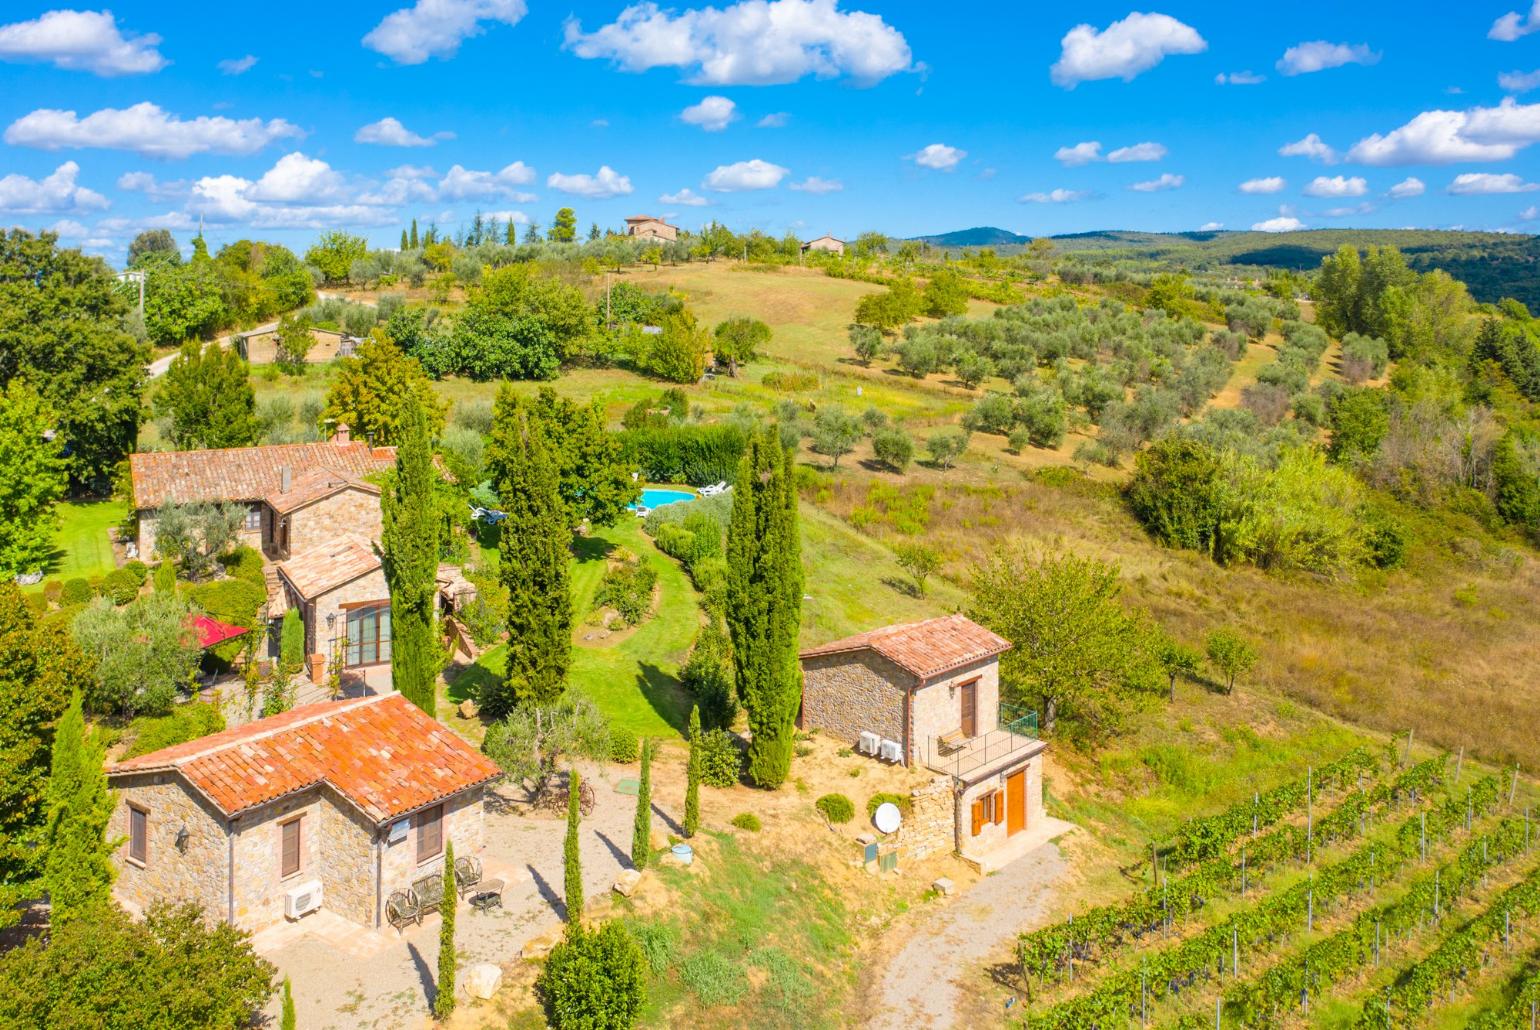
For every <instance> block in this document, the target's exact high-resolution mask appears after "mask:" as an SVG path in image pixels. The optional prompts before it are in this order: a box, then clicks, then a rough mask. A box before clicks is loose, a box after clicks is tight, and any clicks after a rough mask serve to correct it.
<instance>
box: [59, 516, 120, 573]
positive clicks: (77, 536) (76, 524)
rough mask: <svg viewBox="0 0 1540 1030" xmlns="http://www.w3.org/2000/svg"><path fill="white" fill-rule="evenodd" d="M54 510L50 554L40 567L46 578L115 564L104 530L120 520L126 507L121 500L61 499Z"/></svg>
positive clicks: (97, 570)
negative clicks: (56, 522)
mask: <svg viewBox="0 0 1540 1030" xmlns="http://www.w3.org/2000/svg"><path fill="white" fill-rule="evenodd" d="M54 510H55V511H56V512H57V513H58V515H59V530H58V532H57V533H56V534H55V535H54V553H53V557H52V558H51V559H49V562H48V564H47V565H46V566H44V569H43V571H44V572H45V573H47V576H46V578H47V579H71V578H74V577H76V576H85V577H91V576H99V575H101V574H102V573H104V572H111V571H112V569H113V568H114V566H115V565H116V564H117V563H116V561H115V560H114V559H113V556H112V541H111V540H109V539H108V538H107V530H108V529H109V528H110V527H112V526H115V525H117V524H118V523H119V522H122V521H123V517H124V516H125V515H127V514H128V506H127V505H126V504H124V503H123V502H122V501H81V502H72V501H64V502H61V503H60V504H59V505H58V507H57V508H55V509H54Z"/></svg>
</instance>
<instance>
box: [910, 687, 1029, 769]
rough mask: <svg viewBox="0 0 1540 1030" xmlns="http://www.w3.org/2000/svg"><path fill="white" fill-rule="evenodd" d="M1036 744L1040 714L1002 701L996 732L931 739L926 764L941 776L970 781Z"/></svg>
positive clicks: (989, 731)
mask: <svg viewBox="0 0 1540 1030" xmlns="http://www.w3.org/2000/svg"><path fill="white" fill-rule="evenodd" d="M1036 740H1037V712H1035V711H1032V710H1030V709H1026V708H1022V707H1021V706H1019V705H1013V704H1009V703H1007V702H1003V701H1002V702H1001V703H1000V709H999V713H998V717H997V718H996V720H995V728H994V729H992V730H988V731H986V732H984V733H980V734H978V735H976V736H973V737H968V738H966V739H964V740H960V741H948V738H946V737H937V736H932V737H930V738H928V740H927V743H926V762H925V764H926V765H928V766H930V768H932V769H935V770H936V771H938V772H944V773H950V774H951V775H952V777H953V778H955V779H966V778H967V777H968V775H969V774H971V773H974V772H977V771H978V770H980V769H984V768H987V767H989V766H992V765H995V764H997V763H999V762H1000V761H1001V760H1003V759H1005V758H1007V757H1009V756H1010V755H1011V754H1013V753H1015V752H1017V751H1020V750H1022V749H1024V748H1026V747H1029V746H1031V744H1032V743H1033V742H1034V741H1036ZM944 741H947V742H945V743H944Z"/></svg>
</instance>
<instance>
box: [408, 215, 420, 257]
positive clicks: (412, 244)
mask: <svg viewBox="0 0 1540 1030" xmlns="http://www.w3.org/2000/svg"><path fill="white" fill-rule="evenodd" d="M407 243H408V244H409V245H410V247H411V249H412V250H416V249H418V246H419V244H418V242H417V219H415V218H414V219H412V235H411V238H410V239H408V240H407Z"/></svg>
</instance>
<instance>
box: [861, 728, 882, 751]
mask: <svg viewBox="0 0 1540 1030" xmlns="http://www.w3.org/2000/svg"><path fill="white" fill-rule="evenodd" d="M881 743H882V738H881V737H879V736H877V734H875V733H870V732H867V731H865V730H863V731H862V732H861V742H860V743H859V744H857V745H856V750H858V751H860V752H861V753H862V754H863V755H875V754H876V753H877V748H878V747H879V746H880V745H881Z"/></svg>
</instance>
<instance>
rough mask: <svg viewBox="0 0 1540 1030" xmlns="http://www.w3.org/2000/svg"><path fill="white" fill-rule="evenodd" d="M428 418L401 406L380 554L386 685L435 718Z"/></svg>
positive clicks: (434, 524)
mask: <svg viewBox="0 0 1540 1030" xmlns="http://www.w3.org/2000/svg"><path fill="white" fill-rule="evenodd" d="M437 480H438V473H437V472H436V471H435V470H434V468H433V447H432V444H431V443H430V441H429V440H428V422H427V414H426V412H424V411H423V407H422V404H421V403H420V402H419V401H418V400H417V399H416V396H415V395H413V394H407V395H406V396H405V398H404V400H403V402H402V404H401V417H400V439H399V440H398V442H397V448H396V468H395V474H394V475H393V476H392V477H391V481H390V484H389V487H388V489H387V490H386V491H385V493H384V496H383V497H382V498H381V500H380V510H381V515H382V517H383V528H382V530H381V532H380V550H381V552H382V554H383V558H384V566H385V581H386V583H387V584H388V585H389V587H390V614H391V628H392V632H393V636H392V662H391V667H390V671H391V682H392V684H393V685H394V686H395V688H396V689H397V690H398V691H400V692H401V694H403V695H404V696H405V697H406V698H407V700H409V701H411V702H412V703H413V704H415V705H417V707H419V708H421V709H422V710H423V711H425V712H427V713H428V714H429V715H430V716H436V715H437V688H436V683H437V681H438V672H439V667H440V665H441V664H442V663H441V660H440V659H441V648H440V647H439V642H438V628H437V620H436V617H435V616H436V607H435V606H436V605H437V603H438V583H437V582H436V580H435V575H436V573H437V572H438V557H439V535H440V528H441V526H442V522H441V521H440V518H439V511H438V504H437V500H436V498H435V496H434V495H435V488H436V484H437Z"/></svg>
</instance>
